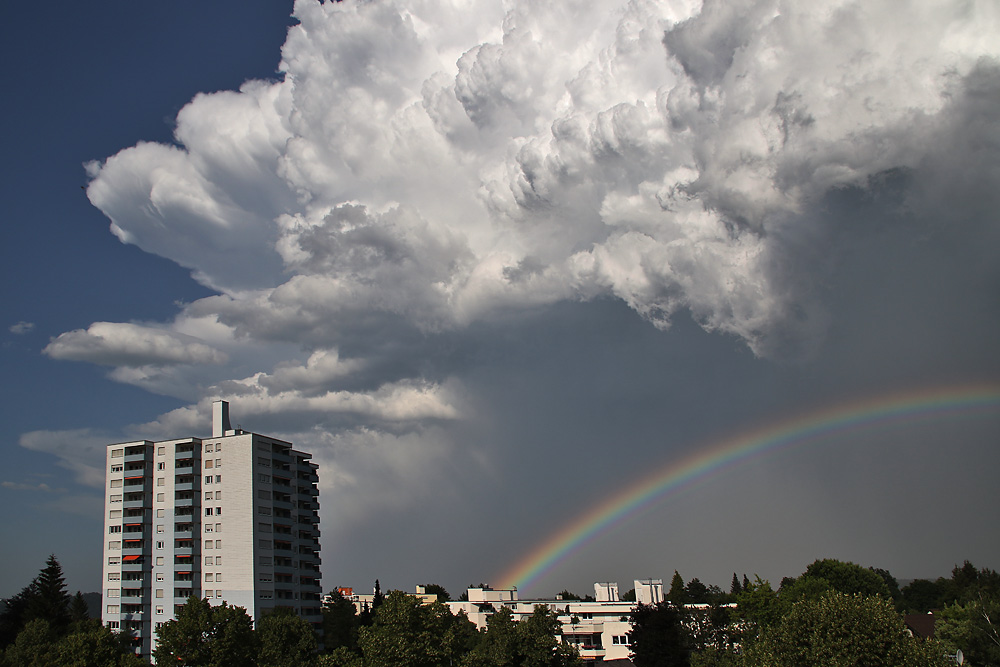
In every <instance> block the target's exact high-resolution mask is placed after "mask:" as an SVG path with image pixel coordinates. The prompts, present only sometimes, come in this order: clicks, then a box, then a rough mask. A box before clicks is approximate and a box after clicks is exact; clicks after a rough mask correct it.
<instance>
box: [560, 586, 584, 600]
mask: <svg viewBox="0 0 1000 667" xmlns="http://www.w3.org/2000/svg"><path fill="white" fill-rule="evenodd" d="M556 599H557V600H580V599H581V598H580V596H579V595H577V594H576V593H570V592H569V591H568V590H566V589H565V588H564V589H563V590H562V591H561V592H559V593H556Z"/></svg>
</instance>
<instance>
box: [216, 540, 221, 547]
mask: <svg viewBox="0 0 1000 667" xmlns="http://www.w3.org/2000/svg"><path fill="white" fill-rule="evenodd" d="M215 548H216V549H221V548H222V540H216V541H215Z"/></svg>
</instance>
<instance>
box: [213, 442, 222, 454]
mask: <svg viewBox="0 0 1000 667" xmlns="http://www.w3.org/2000/svg"><path fill="white" fill-rule="evenodd" d="M215 451H217V452H221V451H222V443H221V442H220V443H217V444H216V445H215Z"/></svg>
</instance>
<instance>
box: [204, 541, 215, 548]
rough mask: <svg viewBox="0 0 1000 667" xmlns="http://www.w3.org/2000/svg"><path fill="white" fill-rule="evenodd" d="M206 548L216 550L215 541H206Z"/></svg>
mask: <svg viewBox="0 0 1000 667" xmlns="http://www.w3.org/2000/svg"><path fill="white" fill-rule="evenodd" d="M205 548H206V549H214V548H215V542H214V541H213V540H205Z"/></svg>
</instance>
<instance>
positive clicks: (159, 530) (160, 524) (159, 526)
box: [156, 523, 163, 533]
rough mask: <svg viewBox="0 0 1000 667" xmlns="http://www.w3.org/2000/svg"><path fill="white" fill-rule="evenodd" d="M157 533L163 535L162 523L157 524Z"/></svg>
mask: <svg viewBox="0 0 1000 667" xmlns="http://www.w3.org/2000/svg"><path fill="white" fill-rule="evenodd" d="M156 532H158V533H162V532H163V524H162V523H158V524H156Z"/></svg>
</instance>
